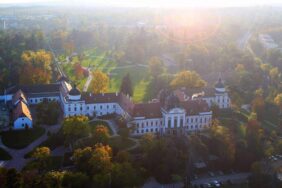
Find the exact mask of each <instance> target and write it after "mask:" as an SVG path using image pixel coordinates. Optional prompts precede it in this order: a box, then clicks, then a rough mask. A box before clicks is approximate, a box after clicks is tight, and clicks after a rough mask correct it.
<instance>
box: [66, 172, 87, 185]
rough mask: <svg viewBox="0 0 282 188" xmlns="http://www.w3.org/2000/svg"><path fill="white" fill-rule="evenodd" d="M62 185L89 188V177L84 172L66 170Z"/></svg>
mask: <svg viewBox="0 0 282 188" xmlns="http://www.w3.org/2000/svg"><path fill="white" fill-rule="evenodd" d="M62 185H63V187H71V188H87V187H89V177H88V176H87V175H86V174H84V173H82V172H65V173H64V177H63V180H62Z"/></svg>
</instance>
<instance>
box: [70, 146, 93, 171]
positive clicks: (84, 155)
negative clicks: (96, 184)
mask: <svg viewBox="0 0 282 188" xmlns="http://www.w3.org/2000/svg"><path fill="white" fill-rule="evenodd" d="M92 153H93V149H92V148H91V147H86V148H83V149H76V150H75V151H74V153H73V161H74V164H75V166H76V168H77V169H78V170H80V171H83V172H87V173H88V174H90V173H91V168H89V160H90V158H91V156H92Z"/></svg>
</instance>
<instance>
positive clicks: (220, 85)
mask: <svg viewBox="0 0 282 188" xmlns="http://www.w3.org/2000/svg"><path fill="white" fill-rule="evenodd" d="M215 90H216V92H218V93H225V92H226V90H225V86H224V84H223V82H222V80H221V77H219V79H218V81H217V82H216V84H215Z"/></svg>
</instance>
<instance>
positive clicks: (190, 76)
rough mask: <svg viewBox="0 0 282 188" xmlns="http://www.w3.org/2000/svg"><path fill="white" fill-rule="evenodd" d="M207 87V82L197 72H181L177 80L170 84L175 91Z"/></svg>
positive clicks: (176, 77)
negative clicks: (182, 88)
mask: <svg viewBox="0 0 282 188" xmlns="http://www.w3.org/2000/svg"><path fill="white" fill-rule="evenodd" d="M205 85H206V82H205V81H204V80H203V79H202V78H201V77H200V75H199V74H198V73H196V72H195V71H182V72H179V73H178V74H177V75H176V76H175V78H174V79H173V80H172V81H171V82H170V86H171V87H172V88H173V89H177V88H181V87H185V88H201V87H204V86H205Z"/></svg>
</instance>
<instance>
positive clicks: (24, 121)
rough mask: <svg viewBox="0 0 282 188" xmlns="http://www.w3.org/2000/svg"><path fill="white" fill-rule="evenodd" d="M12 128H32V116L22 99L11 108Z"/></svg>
mask: <svg viewBox="0 0 282 188" xmlns="http://www.w3.org/2000/svg"><path fill="white" fill-rule="evenodd" d="M13 120H14V125H13V129H15V130H19V129H27V128H32V117H31V113H30V111H29V109H28V107H27V105H26V104H25V103H24V102H23V101H19V102H18V103H17V106H16V107H15V109H14V110H13Z"/></svg>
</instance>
